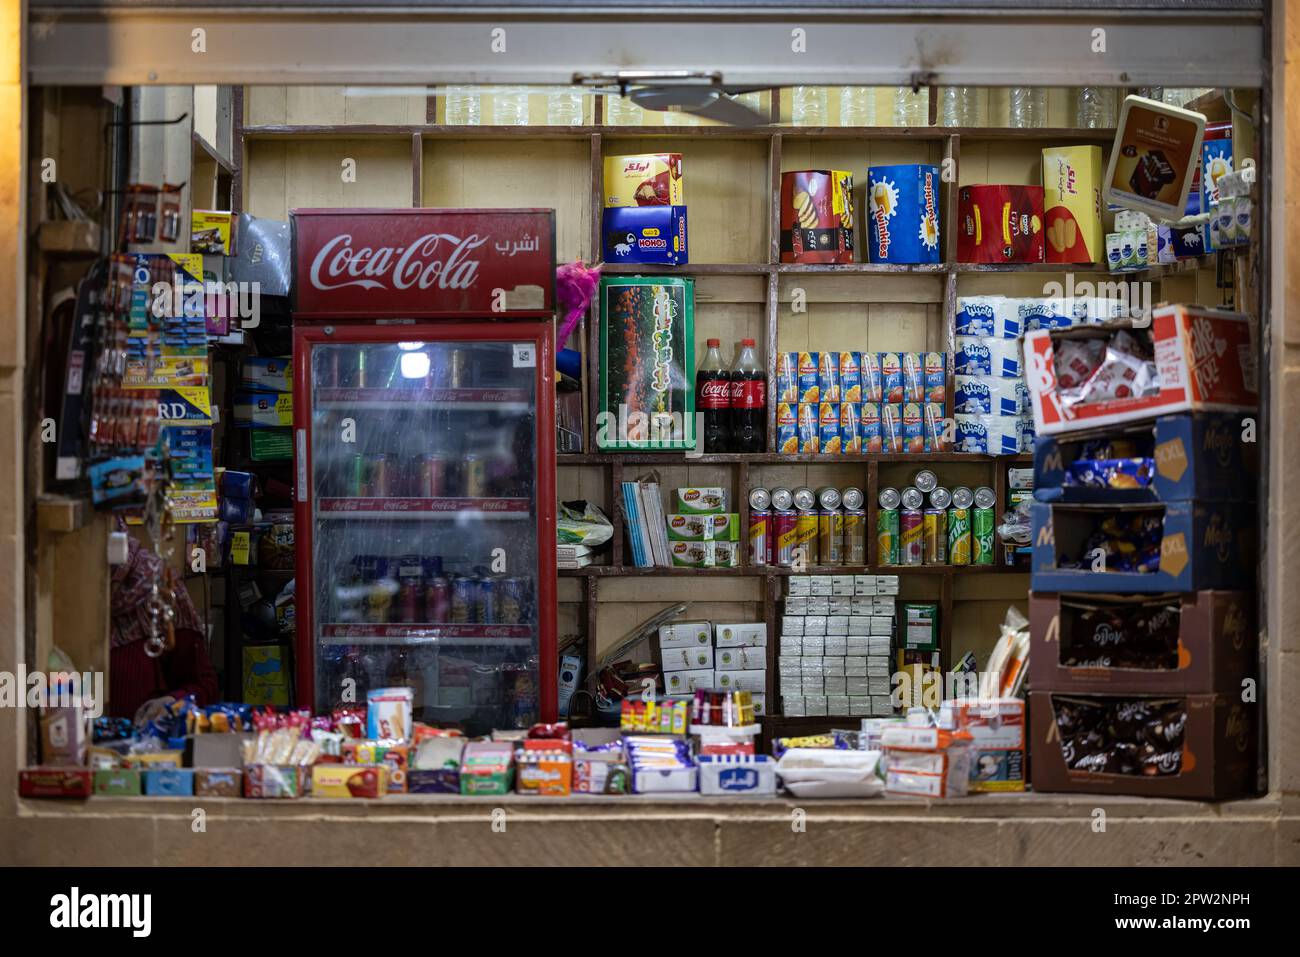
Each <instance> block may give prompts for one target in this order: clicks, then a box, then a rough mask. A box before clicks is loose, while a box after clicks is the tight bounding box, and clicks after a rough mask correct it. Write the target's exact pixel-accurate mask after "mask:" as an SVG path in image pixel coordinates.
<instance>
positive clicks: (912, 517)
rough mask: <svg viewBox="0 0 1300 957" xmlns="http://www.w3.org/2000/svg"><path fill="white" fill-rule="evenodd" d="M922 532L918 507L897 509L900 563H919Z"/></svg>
mask: <svg viewBox="0 0 1300 957" xmlns="http://www.w3.org/2000/svg"><path fill="white" fill-rule="evenodd" d="M924 534H925V529H924V517H923V515H922V514H921V510H920V509H919V508H904V509H902V510H900V511H899V513H898V542H899V545H898V553H899V559H900V563H901V564H903V565H919V564H921V559H922V557H923V549H924V544H923V541H922V539H923V537H924Z"/></svg>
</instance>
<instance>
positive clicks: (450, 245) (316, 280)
mask: <svg viewBox="0 0 1300 957" xmlns="http://www.w3.org/2000/svg"><path fill="white" fill-rule="evenodd" d="M290 216H291V219H292V222H293V242H294V283H293V290H294V313H295V315H296V316H297V317H298V318H303V319H313V318H316V319H386V318H408V319H441V318H453V317H470V316H483V317H502V318H507V317H521V316H544V315H549V314H550V313H551V312H552V310H553V309H554V305H555V295H554V283H555V219H554V213H553V212H552V211H551V210H545V209H491V210H465V209H449V210H440V209H352V210H339V209H300V210H294V211H293V212H292V213H291V214H290Z"/></svg>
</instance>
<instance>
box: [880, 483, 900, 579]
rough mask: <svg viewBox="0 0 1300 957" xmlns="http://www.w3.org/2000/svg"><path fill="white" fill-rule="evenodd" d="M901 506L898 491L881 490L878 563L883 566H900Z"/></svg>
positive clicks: (893, 489) (890, 489)
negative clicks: (899, 512)
mask: <svg viewBox="0 0 1300 957" xmlns="http://www.w3.org/2000/svg"><path fill="white" fill-rule="evenodd" d="M899 504H900V496H899V494H898V489H896V488H883V489H881V490H880V509H879V510H878V511H877V512H876V561H877V563H878V564H881V565H897V564H898V556H899V541H898V536H899V522H898V506H899Z"/></svg>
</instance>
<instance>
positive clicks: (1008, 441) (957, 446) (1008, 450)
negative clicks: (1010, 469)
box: [953, 415, 1020, 455]
mask: <svg viewBox="0 0 1300 957" xmlns="http://www.w3.org/2000/svg"><path fill="white" fill-rule="evenodd" d="M953 419H954V422H955V428H956V432H955V434H954V437H953V451H954V452H969V453H973V454H976V455H1018V454H1019V453H1020V419H1019V417H1018V416H1014V415H955V416H953Z"/></svg>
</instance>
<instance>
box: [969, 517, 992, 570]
mask: <svg viewBox="0 0 1300 957" xmlns="http://www.w3.org/2000/svg"><path fill="white" fill-rule="evenodd" d="M971 532H972V535H971V537H972V539H973V544H974V548H973V549H972V555H971V561H972V563H973V564H976V565H992V564H993V509H991V508H977V509H974V510H973V511H972V513H971Z"/></svg>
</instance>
